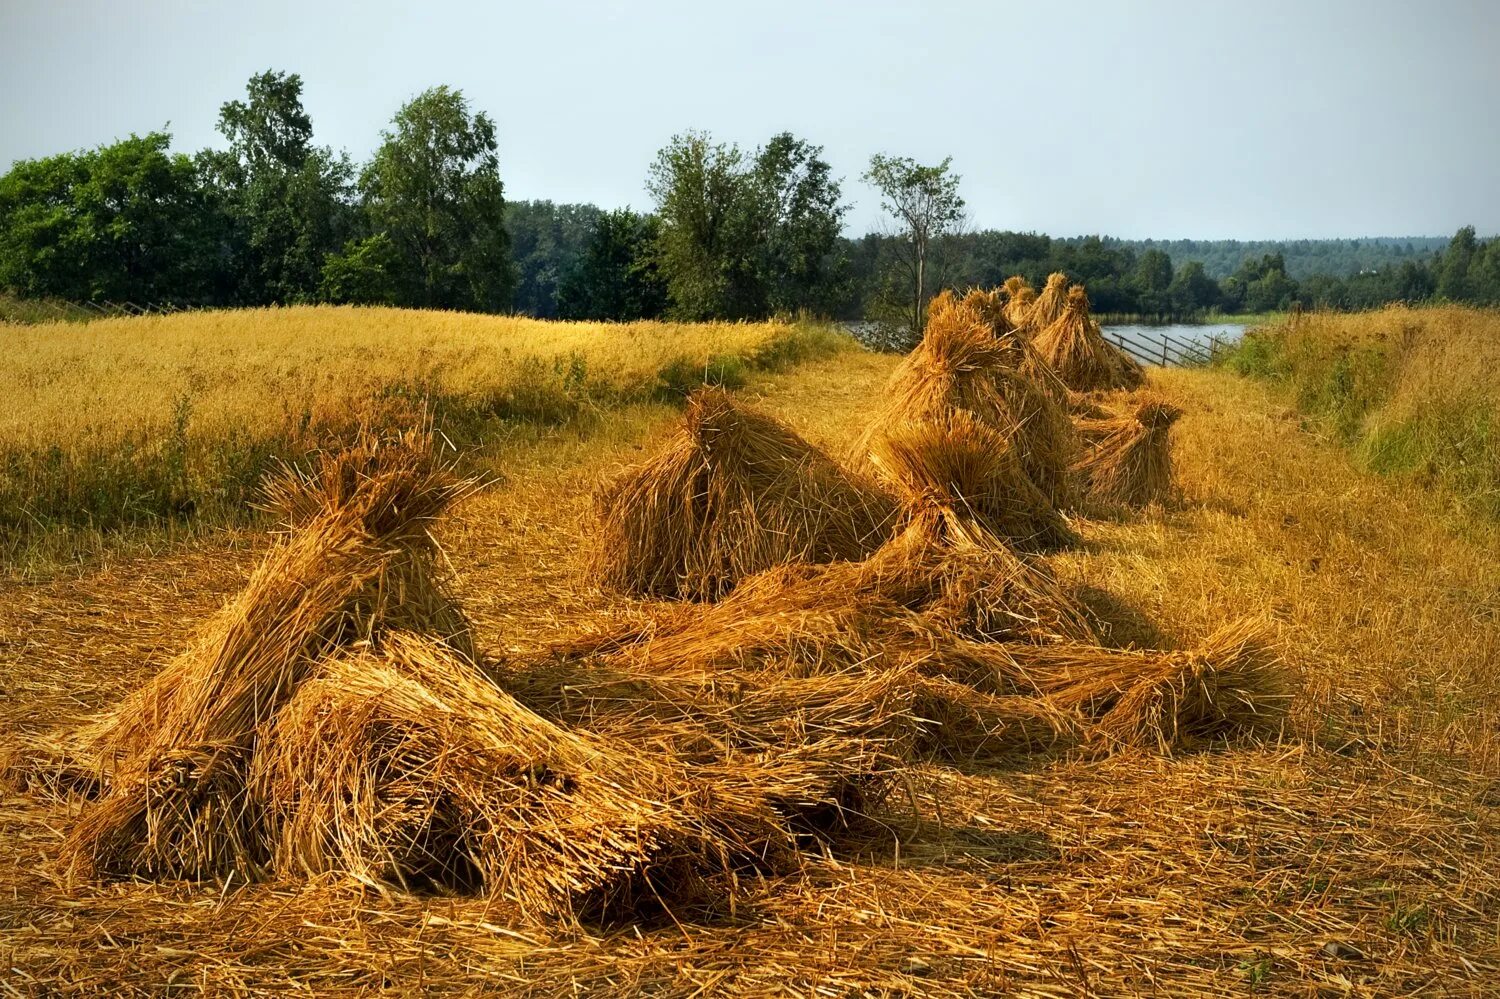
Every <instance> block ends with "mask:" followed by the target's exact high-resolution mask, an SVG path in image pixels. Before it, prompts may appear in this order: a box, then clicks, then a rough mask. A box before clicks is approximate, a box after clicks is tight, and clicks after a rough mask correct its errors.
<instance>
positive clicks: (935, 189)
mask: <svg viewBox="0 0 1500 999" xmlns="http://www.w3.org/2000/svg"><path fill="white" fill-rule="evenodd" d="M951 162H952V157H949V158H948V159H945V160H943V162H941V163H939V164H938V165H937V166H923V165H921V164H919V163H917V162H916V161H915V160H912V159H908V158H906V157H892V156H885V155H882V154H879V153H877V154H876V155H874V156H872V157H870V168H869V169H868V170H867V171H865V174H864V179H865V180H866V181H867V182H868V183H870V184H871V185H873V186H874V187H875V189H876V190H878V191H879V192H880V207H881V208H882V209H884V210H885V211H886V212H887V213H888V214H890V215H892V216H894V217H895V218H896V220H897V222H898V223H899V224H900V226H901V227H902V232H903V235H904V241H905V245H906V247H907V249H908V250H909V254H908V257H907V259H908V261H909V264H910V271H911V277H912V300H911V301H912V311H911V321H912V330H913V331H914V332H920V331H921V329H922V327H923V325H924V324H925V321H926V305H927V256H928V250H929V247H930V245H931V243H932V240H933V239H934V238H935V237H937V236H940V235H942V234H943V233H945V232H947V231H948V230H950V229H951V228H953V227H954V226H955V225H957V224H958V222H959V220H960V219H961V218H962V217H963V207H964V201H963V198H961V197H959V195H958V182H959V177H958V175H957V174H950V173H949V172H948V166H949V164H950V163H951Z"/></svg>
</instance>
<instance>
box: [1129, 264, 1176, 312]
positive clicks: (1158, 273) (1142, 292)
mask: <svg viewBox="0 0 1500 999" xmlns="http://www.w3.org/2000/svg"><path fill="white" fill-rule="evenodd" d="M1135 292H1136V295H1137V296H1138V297H1137V302H1136V304H1137V306H1138V310H1137V311H1139V312H1141V313H1142V314H1145V315H1154V316H1164V315H1167V314H1168V313H1170V312H1171V311H1172V258H1171V257H1169V256H1167V255H1166V254H1165V253H1163V252H1162V251H1161V250H1157V249H1151V250H1147V251H1146V252H1145V253H1143V254H1141V258H1140V260H1138V261H1137V262H1136V265H1135Z"/></svg>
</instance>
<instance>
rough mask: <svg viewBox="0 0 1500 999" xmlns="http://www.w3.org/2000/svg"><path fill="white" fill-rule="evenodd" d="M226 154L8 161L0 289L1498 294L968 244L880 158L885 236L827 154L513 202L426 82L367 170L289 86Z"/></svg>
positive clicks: (706, 315) (1341, 266)
mask: <svg viewBox="0 0 1500 999" xmlns="http://www.w3.org/2000/svg"><path fill="white" fill-rule="evenodd" d="M218 129H219V132H220V133H221V134H222V135H223V137H224V139H225V148H222V149H204V150H201V151H199V152H197V153H195V154H192V155H188V154H185V153H181V152H173V151H172V150H171V148H170V146H171V137H170V135H168V134H166V133H165V132H152V133H149V134H147V135H145V136H137V135H132V136H130V137H129V138H127V139H124V140H121V141H118V142H115V143H113V144H110V145H106V146H101V147H99V148H97V149H93V150H86V151H81V152H70V153H61V154H58V155H55V156H49V157H44V158H41V159H35V160H22V161H18V162H16V163H15V164H13V165H12V167H11V169H10V170H9V171H8V172H7V173H6V174H4V176H0V291H3V292H4V293H7V294H9V295H12V296H15V297H17V298H22V299H48V300H61V301H69V302H89V303H96V304H100V303H134V304H138V305H153V306H161V305H174V306H243V305H267V304H278V303H287V304H289V303H298V302H332V303H364V304H391V305H403V306H413V307H421V308H443V309H464V310H475V311H483V312H519V313H525V314H529V315H534V316H539V317H558V318H571V319H605V320H628V319H636V318H653V317H658V316H670V317H673V318H680V319H686V320H704V319H754V318H761V317H765V316H770V315H792V314H798V313H805V314H813V315H822V316H833V317H838V318H843V319H874V320H880V321H891V322H897V323H906V324H907V325H908V326H910V325H912V324H914V323H915V324H920V322H921V311H922V310H921V309H920V308H915V307H914V302H921V301H924V300H925V297H926V296H928V295H931V294H935V293H936V292H937V291H938V290H940V289H941V288H944V287H952V288H955V289H960V290H961V289H964V288H967V287H970V286H985V287H989V286H994V285H997V284H1000V283H1001V282H1002V281H1003V280H1004V279H1005V278H1007V277H1009V276H1010V275H1012V274H1021V275H1024V276H1025V277H1026V278H1028V279H1029V280H1030V281H1031V282H1032V283H1034V284H1040V283H1041V282H1042V281H1043V280H1044V279H1045V277H1046V276H1047V274H1049V273H1051V272H1053V271H1063V272H1065V273H1066V274H1067V275H1068V276H1069V277H1070V278H1071V279H1073V280H1076V281H1082V282H1084V283H1086V285H1087V287H1088V291H1089V296H1090V299H1091V301H1092V304H1093V306H1094V309H1095V311H1096V312H1101V313H1113V314H1119V315H1125V314H1129V315H1137V316H1142V317H1155V318H1161V319H1183V318H1196V317H1202V316H1206V315H1212V314H1216V313H1238V312H1266V311H1272V310H1279V309H1286V308H1290V307H1291V306H1293V305H1295V304H1301V305H1303V306H1308V307H1332V308H1342V309H1349V308H1366V307H1371V306H1377V305H1381V304H1384V303H1386V302H1392V301H1409V302H1415V301H1427V300H1433V299H1442V300H1448V301H1457V302H1471V303H1477V304H1500V238H1496V239H1490V240H1480V239H1478V238H1477V236H1476V234H1475V231H1474V229H1473V228H1472V227H1466V228H1463V229H1460V230H1459V231H1458V233H1457V234H1455V235H1454V236H1453V237H1452V238H1438V237H1382V238H1370V239H1330V240H1295V241H1285V242H1281V241H1254V242H1240V241H1235V240H1215V241H1203V240H1165V241H1161V240H1122V239H1115V238H1111V237H1107V236H1079V237H1070V238H1052V237H1049V236H1045V235H1040V234H1037V233H1019V232H1006V231H996V230H983V231H966V230H964V229H963V227H962V219H963V218H964V211H963V199H962V194H961V190H962V187H961V178H960V177H959V176H958V175H957V174H956V173H955V172H953V171H952V170H951V169H950V164H949V163H948V161H944V162H942V163H940V164H933V165H924V164H919V163H915V162H913V161H911V160H909V159H903V158H897V157H890V156H885V155H881V154H877V155H875V156H872V157H871V160H870V166H869V169H868V170H867V171H866V172H865V173H864V174H862V179H863V180H866V181H868V182H869V183H870V184H871V185H872V186H873V187H874V188H875V189H876V190H877V191H878V192H879V194H880V197H881V206H882V208H883V209H884V210H885V211H886V212H887V214H888V215H890V217H891V220H892V225H891V231H890V233H883V234H870V235H866V236H860V237H856V238H850V237H849V236H847V235H846V234H845V232H844V219H845V216H846V214H847V212H848V205H847V203H846V202H845V201H844V197H843V191H842V187H841V182H840V181H839V180H838V179H837V178H835V177H834V175H833V173H832V170H831V168H830V166H829V164H828V163H827V162H826V161H825V160H824V159H823V151H822V148H821V147H819V146H816V145H813V144H811V143H809V142H807V141H806V140H803V139H800V138H798V137H796V136H793V135H791V134H789V133H782V134H779V135H775V136H772V137H770V138H769V139H768V140H767V141H766V143H765V145H763V146H760V147H757V148H755V149H752V150H743V149H740V148H739V147H737V146H735V145H732V144H724V143H720V142H716V141H714V140H713V138H712V137H711V136H709V135H707V134H706V133H702V132H684V133H683V134H681V135H678V136H675V137H673V138H672V140H671V141H670V142H669V143H668V144H667V145H666V146H665V147H663V148H662V150H661V151H660V152H659V153H658V154H657V156H656V158H655V160H654V161H652V162H651V163H649V164H643V171H644V175H645V179H646V189H647V191H648V193H649V194H650V197H651V200H652V206H651V209H650V210H649V211H646V212H639V213H638V212H634V211H631V210H630V209H618V210H613V211H609V210H605V209H602V208H599V207H596V206H593V205H570V204H554V203H552V202H550V201H507V200H506V199H505V196H504V184H503V183H502V180H501V176H500V165H499V163H500V161H499V154H498V149H499V143H498V139H497V135H496V128H495V124H494V121H493V120H492V119H491V118H490V117H489V116H488V115H487V114H485V113H484V112H483V111H479V110H476V109H474V108H472V107H471V106H470V105H469V102H468V100H467V99H466V98H465V97H464V95H463V94H462V93H461V92H460V91H457V90H454V89H451V88H448V87H434V88H432V89H430V90H428V91H425V92H424V93H422V94H419V95H417V96H416V97H414V98H413V99H412V100H411V101H409V102H408V103H406V104H405V105H403V106H402V107H401V108H400V109H398V110H397V112H396V113H395V115H394V116H393V117H392V119H391V124H390V127H389V128H388V129H387V130H386V131H384V132H383V133H382V134H381V141H380V143H379V145H378V146H377V148H376V151H375V153H374V154H373V155H372V157H371V158H370V160H369V161H368V162H366V163H363V164H358V165H357V164H355V163H354V162H352V161H351V159H350V157H349V156H348V154H347V153H335V152H334V151H333V150H332V149H330V148H328V147H326V146H319V145H317V144H316V143H315V142H314V140H313V129H312V121H311V119H310V117H309V116H308V115H307V113H306V110H305V109H304V107H303V104H302V81H301V79H300V77H298V76H297V75H296V74H288V73H281V72H274V71H269V72H265V73H260V74H257V75H256V76H254V77H252V78H251V79H250V81H249V82H248V84H247V86H246V93H245V95H244V98H243V99H236V100H230V101H227V102H225V103H224V104H223V106H222V108H221V110H220V115H219V121H218Z"/></svg>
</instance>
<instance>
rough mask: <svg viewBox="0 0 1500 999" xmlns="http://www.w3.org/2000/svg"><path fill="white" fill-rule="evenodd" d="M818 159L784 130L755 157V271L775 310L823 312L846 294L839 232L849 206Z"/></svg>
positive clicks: (811, 149)
mask: <svg viewBox="0 0 1500 999" xmlns="http://www.w3.org/2000/svg"><path fill="white" fill-rule="evenodd" d="M822 154H823V148H822V147H821V146H814V145H811V144H810V143H808V142H805V141H804V140H802V139H799V138H797V137H796V136H794V135H792V134H791V133H790V132H782V133H780V134H779V135H776V136H773V137H772V139H771V141H770V142H768V143H767V144H766V146H765V147H764V148H763V149H761V150H759V151H758V152H757V153H756V157H755V164H754V166H753V168H752V170H751V181H752V196H753V197H754V199H755V204H754V206H753V208H752V210H753V211H754V212H755V213H756V215H757V216H758V219H759V221H760V225H761V229H762V232H763V235H762V237H761V239H760V246H761V249H762V260H761V262H760V266H759V270H760V276H761V282H762V284H763V285H764V289H765V291H764V295H765V300H766V304H767V305H768V306H769V308H770V309H771V311H773V312H786V313H791V312H797V311H800V310H807V311H811V312H817V313H822V314H827V313H829V312H831V311H832V309H833V308H834V307H835V305H836V303H837V301H838V299H839V298H840V297H841V296H842V295H843V294H844V281H845V271H846V268H847V260H846V258H845V257H844V255H843V253H842V252H841V250H842V247H841V241H840V233H841V231H842V230H843V225H844V221H843V220H844V214H845V213H846V212H847V211H848V207H847V206H846V205H843V204H842V203H840V200H839V198H840V191H839V184H838V182H837V181H836V180H834V179H833V176H832V171H831V169H830V167H829V165H828V163H827V162H825V161H824V160H823V159H822Z"/></svg>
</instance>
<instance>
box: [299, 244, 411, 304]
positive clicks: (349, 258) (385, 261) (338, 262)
mask: <svg viewBox="0 0 1500 999" xmlns="http://www.w3.org/2000/svg"><path fill="white" fill-rule="evenodd" d="M397 266H398V261H397V258H396V247H395V244H393V243H392V242H391V238H390V237H389V236H387V235H386V234H385V233H383V232H377V233H376V234H375V235H373V236H369V237H366V238H365V239H351V240H350V241H349V242H347V243H345V244H344V249H343V250H342V251H341V252H339V253H330V254H329V255H328V258H327V260H325V261H324V262H323V277H322V281H321V282H320V283H319V286H318V296H319V297H320V298H322V299H323V300H324V301H325V302H334V303H336V304H339V305H394V304H396V296H397V289H396V268H397Z"/></svg>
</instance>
